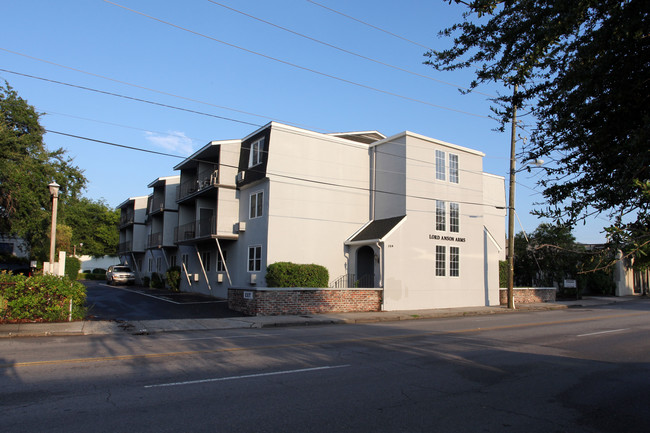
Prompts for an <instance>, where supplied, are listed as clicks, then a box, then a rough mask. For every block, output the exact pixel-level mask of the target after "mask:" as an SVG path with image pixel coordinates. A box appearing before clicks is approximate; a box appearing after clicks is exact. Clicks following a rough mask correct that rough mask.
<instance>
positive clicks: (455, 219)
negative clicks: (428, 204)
mask: <svg viewBox="0 0 650 433" xmlns="http://www.w3.org/2000/svg"><path fill="white" fill-rule="evenodd" d="M449 231H450V232H453V233H459V232H460V205H459V204H458V203H449Z"/></svg>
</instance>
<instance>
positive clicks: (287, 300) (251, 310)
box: [228, 288, 382, 316]
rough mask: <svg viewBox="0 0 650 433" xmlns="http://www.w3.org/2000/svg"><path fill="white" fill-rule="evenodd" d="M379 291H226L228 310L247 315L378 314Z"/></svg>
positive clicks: (380, 292)
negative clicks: (376, 312)
mask: <svg viewBox="0 0 650 433" xmlns="http://www.w3.org/2000/svg"><path fill="white" fill-rule="evenodd" d="M381 294H382V291H381V289H305V288H286V289H285V288H250V289H236V288H231V289H228V308H230V309H231V310H235V311H239V312H241V313H244V314H246V315H248V316H278V315H296V314H317V313H343V312H353V311H355V312H357V311H380V309H381Z"/></svg>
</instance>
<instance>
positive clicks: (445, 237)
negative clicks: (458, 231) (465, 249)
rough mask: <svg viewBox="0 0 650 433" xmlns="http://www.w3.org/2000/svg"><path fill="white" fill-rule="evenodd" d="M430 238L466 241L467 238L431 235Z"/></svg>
mask: <svg viewBox="0 0 650 433" xmlns="http://www.w3.org/2000/svg"><path fill="white" fill-rule="evenodd" d="M429 239H433V240H434V241H451V242H465V238H461V237H456V236H440V235H429Z"/></svg>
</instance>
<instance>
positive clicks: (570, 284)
mask: <svg viewBox="0 0 650 433" xmlns="http://www.w3.org/2000/svg"><path fill="white" fill-rule="evenodd" d="M576 287H578V286H577V285H576V280H564V288H566V289H575V288H576Z"/></svg>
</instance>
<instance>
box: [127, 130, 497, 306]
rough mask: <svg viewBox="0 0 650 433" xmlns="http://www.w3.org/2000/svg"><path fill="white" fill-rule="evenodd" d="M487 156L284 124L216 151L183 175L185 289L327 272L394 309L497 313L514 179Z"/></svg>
mask: <svg viewBox="0 0 650 433" xmlns="http://www.w3.org/2000/svg"><path fill="white" fill-rule="evenodd" d="M483 156H484V155H483V154H482V153H481V152H478V151H475V150H472V149H468V148H464V147H461V146H457V145H454V144H450V143H445V142H442V141H439V140H435V139H432V138H428V137H424V136H421V135H417V134H413V133H410V132H403V133H401V134H397V135H395V136H392V137H388V138H387V137H385V136H384V135H382V134H380V133H378V132H376V131H364V132H351V133H341V134H322V133H317V132H313V131H308V130H305V129H300V128H296V127H292V126H287V125H283V124H279V123H276V122H272V123H269V124H268V125H266V126H264V127H262V128H260V129H258V130H257V131H255V132H253V133H252V134H250V135H249V136H247V137H245V138H243V139H241V140H225V141H213V142H211V143H209V144H207V145H206V146H204V147H203V148H202V149H200V150H198V151H197V152H196V153H194V154H193V155H191V156H190V157H188V158H187V159H185V160H184V161H183V162H181V163H180V164H178V165H177V166H176V167H174V168H175V169H176V170H180V179H179V184H178V190H179V193H178V196H177V199H176V203H177V206H178V208H177V212H176V213H177V222H176V226H175V227H174V236H173V243H174V245H176V246H177V248H178V250H177V253H176V254H177V263H178V265H179V266H181V268H182V272H181V290H184V291H192V292H200V293H205V294H210V295H212V296H216V297H221V298H226V297H227V295H228V288H231V287H233V288H235V287H236V288H247V287H250V288H261V287H265V286H266V282H265V278H264V276H265V271H266V267H267V266H268V265H270V264H272V263H275V262H281V261H288V262H294V263H306V264H308V263H314V264H318V265H322V266H325V267H326V268H327V269H328V271H329V276H330V286H332V287H348V286H349V287H355V286H356V287H376V288H380V289H382V290H383V309H385V310H399V309H414V308H439V307H453V306H472V305H476V306H478V305H497V304H498V302H499V287H498V286H499V284H498V283H499V282H498V261H499V260H500V259H503V258H504V257H505V207H506V205H505V182H504V179H503V178H502V177H498V176H493V175H489V174H486V173H484V172H483V167H482V159H483ZM152 185H153V186H155V185H158V184H157V183H155V182H154V183H152ZM152 185H150V186H152ZM154 195H155V192H154ZM130 200H132V199H130ZM125 203H126V202H125ZM167 224H173V219H170V220H169V221H168V220H165V221H164V224H163V226H164V227H165V230H169V228H168V227H167ZM153 227H154V226H153V223H152V225H151V228H150V231H149V233H150V234H152V233H154V228H153ZM121 240H122V237H121ZM151 246H152V245H149V247H151ZM168 252H169V253H170V254H173V249H172V248H170V249H169V250H168ZM170 260H171V259H170Z"/></svg>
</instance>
